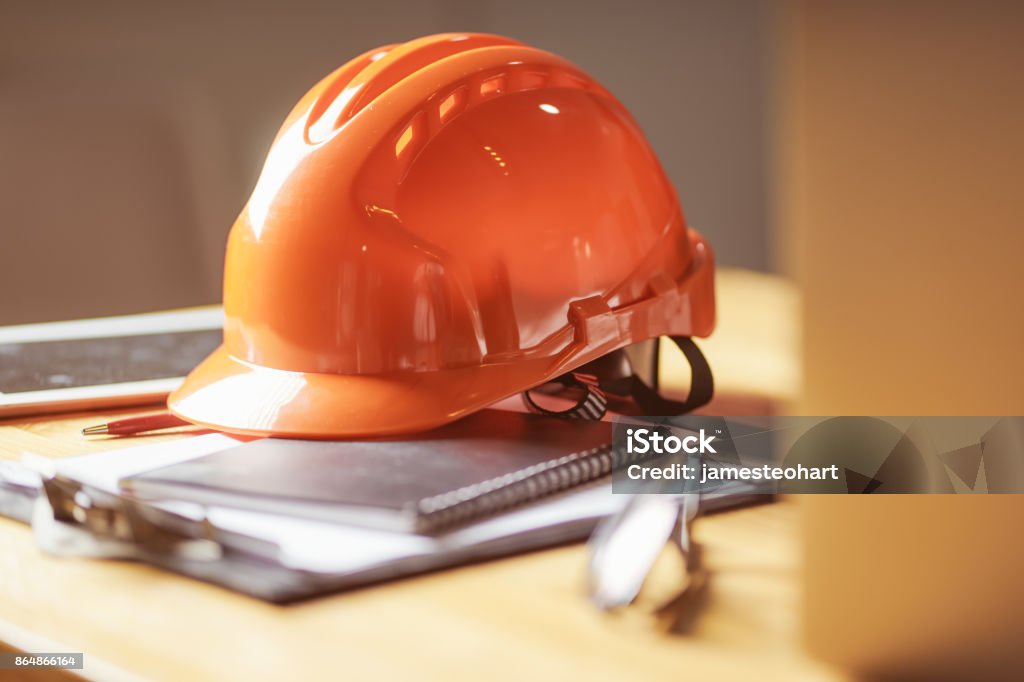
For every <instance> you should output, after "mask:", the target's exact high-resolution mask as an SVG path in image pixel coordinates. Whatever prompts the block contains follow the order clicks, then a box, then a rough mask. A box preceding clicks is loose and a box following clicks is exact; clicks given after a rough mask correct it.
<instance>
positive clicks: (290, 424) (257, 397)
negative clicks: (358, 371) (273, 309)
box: [167, 346, 557, 439]
mask: <svg viewBox="0 0 1024 682" xmlns="http://www.w3.org/2000/svg"><path fill="white" fill-rule="evenodd" d="M538 364H539V363H538ZM544 364H546V365H548V367H541V366H538V367H536V368H533V372H532V373H534V375H535V376H537V377H538V379H539V380H541V381H543V380H544V378H545V377H546V375H547V374H549V373H557V371H556V370H554V366H553V364H552V363H551V362H550V360H549V361H548V362H546V363H544ZM523 371H524V367H523V366H522V364H521V363H520V364H517V365H515V366H512V365H509V366H505V367H501V366H495V367H493V368H491V369H490V370H489V371H488V370H486V369H484V370H482V369H481V368H480V367H468V368H465V369H452V370H445V371H437V372H412V373H410V372H402V373H396V374H394V375H349V374H324V373H309V372H291V371H287V370H280V369H274V368H271V367H262V366H258V365H254V364H251V363H248V362H245V361H243V360H239V359H238V358H235V357H232V356H231V355H230V354H229V353H228V352H227V350H226V349H225V348H224V347H223V346H221V347H220V348H218V349H217V350H216V351H214V352H213V353H212V354H211V355H210V356H209V357H208V358H207V359H206V360H204V361H203V362H202V363H201V364H200V365H199V366H198V367H196V368H195V369H194V370H193V371H192V372H191V373H190V374H189V376H188V379H187V381H186V382H185V384H184V385H183V386H182V387H180V388H179V389H178V390H176V391H175V392H174V393H172V394H171V395H170V397H169V398H168V401H167V404H168V407H169V409H170V410H171V411H172V412H173V413H174V414H176V415H178V416H179V417H182V418H184V419H186V420H188V421H190V422H193V423H195V424H199V425H201V426H208V427H210V428H214V429H218V430H223V431H229V432H231V433H238V434H243V435H254V436H266V435H267V434H274V435H279V436H284V437H290V438H312V439H332V438H353V437H360V436H388V435H397V434H403V433H415V432H420V431H425V430H428V429H432V428H435V427H438V426H441V425H443V424H447V423H449V422H452V421H454V420H456V419H458V418H460V417H462V416H465V415H467V414H470V413H472V412H475V411H477V410H479V409H482V408H484V407H486V406H488V405H490V404H493V403H494V402H496V401H498V400H500V399H502V398H504V397H507V396H508V395H509V394H514V393H516V392H517V391H518V389H519V384H520V383H521V382H522V375H523ZM527 372H530V370H529V369H527Z"/></svg>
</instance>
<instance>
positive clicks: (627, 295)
mask: <svg viewBox="0 0 1024 682" xmlns="http://www.w3.org/2000/svg"><path fill="white" fill-rule="evenodd" d="M225 267H226V269H225V276H224V280H225V281H224V311H225V317H226V322H225V326H224V344H223V346H222V347H221V348H219V349H218V350H217V351H215V352H214V353H213V354H212V355H211V356H210V357H209V358H207V359H206V360H205V361H203V362H202V363H201V364H200V365H199V366H198V367H197V368H196V369H195V370H193V371H192V373H191V374H189V376H188V377H187V379H186V380H185V383H184V384H183V385H182V386H181V388H179V389H178V390H177V391H175V392H174V393H173V394H172V395H171V396H170V398H169V400H168V404H169V406H170V409H171V410H172V411H173V412H174V413H175V414H177V415H179V416H181V417H183V418H185V419H187V420H189V421H191V422H195V423H198V424H202V425H206V426H210V427H214V428H217V429H221V430H224V431H230V432H236V433H243V434H258V435H276V436H285V437H310V438H332V437H351V436H367V435H384V434H395V433H407V432H414V431H422V430H426V429H430V428H432V427H436V426H439V425H441V424H445V423H447V422H450V421H453V420H455V419H458V418H459V417H462V416H465V415H467V414H469V413H471V412H474V411H476V410H479V409H481V408H483V407H485V406H487V405H489V404H492V403H494V402H495V401H498V400H500V399H502V398H505V397H507V396H510V395H514V394H515V393H518V392H521V391H526V390H528V389H530V388H532V387H535V386H538V385H540V384H543V383H545V382H547V381H549V380H551V379H553V378H555V377H557V376H559V375H562V374H565V373H567V372H569V371H570V370H573V369H575V368H578V367H580V366H581V365H583V364H585V363H587V362H590V361H592V360H595V359H597V358H599V357H601V356H602V355H605V354H607V353H609V352H611V351H613V350H616V349H619V348H622V347H624V346H626V345H629V344H632V343H635V342H638V341H642V340H645V339H650V338H654V337H658V336H660V335H674V336H706V335H708V334H709V333H710V332H711V330H712V328H713V327H714V317H715V315H714V288H713V267H714V266H713V258H712V253H711V249H710V248H709V247H708V245H707V243H706V242H705V241H704V239H703V238H702V237H701V236H700V235H699V234H698V233H697V232H695V231H694V230H692V229H688V228H687V226H686V223H685V221H684V219H683V215H682V212H681V210H680V206H679V201H678V199H677V198H676V195H675V192H674V191H673V189H672V186H671V185H670V183H669V181H668V179H667V178H666V177H665V173H664V171H663V170H662V168H661V165H660V164H659V163H658V160H657V158H656V157H655V155H654V153H653V152H652V151H651V148H650V146H649V145H648V144H647V141H646V140H645V139H644V136H643V134H642V133H641V132H640V129H639V127H638V126H637V124H636V122H635V121H634V120H633V118H632V117H631V116H630V115H629V113H628V112H627V111H626V109H625V108H624V107H623V106H622V104H621V103H620V102H619V101H618V100H617V99H616V98H615V97H614V96H613V95H612V94H611V93H609V92H608V91H607V90H605V89H604V88H603V87H601V86H600V85H599V84H598V83H597V82H595V81H594V80H593V79H592V78H590V77H589V76H587V75H586V74H585V73H583V72H582V71H580V70H579V69H578V68H577V67H576V66H574V65H573V64H571V63H569V62H567V61H565V60H564V59H562V58H560V57H557V56H555V55H553V54H551V53H549V52H544V51H542V50H538V49H536V48H533V47H529V46H527V45H524V44H522V43H519V42H517V41H514V40H510V39H508V38H502V37H499V36H493V35H481V34H443V35H436V36H429V37H426V38H420V39H419V40H413V41H410V42H407V43H404V44H401V45H388V46H386V47H382V48H380V49H377V50H371V51H370V52H367V53H365V54H363V55H361V56H359V57H356V58H355V59H353V60H352V61H350V62H349V63H347V64H345V65H344V66H342V67H341V68H339V69H338V70H336V71H335V72H334V73H332V74H331V75H329V76H328V77H327V78H325V79H324V80H322V81H320V82H319V83H318V84H317V85H316V86H315V87H313V89H312V90H310V91H309V92H308V93H307V94H306V95H305V96H304V97H303V98H302V99H301V100H300V101H299V103H298V104H297V105H296V106H295V108H294V109H293V110H292V112H291V114H289V116H288V118H287V119H286V120H285V122H284V125H283V126H282V127H281V131H280V132H279V133H278V135H277V138H276V139H275V140H274V144H273V146H272V147H271V149H270V153H269V155H268V157H267V161H266V165H265V166H264V168H263V172H262V174H261V176H260V178H259V181H258V182H257V183H256V188H255V190H254V191H253V193H252V196H251V197H250V199H249V202H248V204H246V206H245V208H244V209H243V210H242V213H241V215H240V216H239V217H238V220H237V221H236V222H235V224H234V227H233V228H232V229H231V234H230V237H229V238H228V245H227V260H226V266H225Z"/></svg>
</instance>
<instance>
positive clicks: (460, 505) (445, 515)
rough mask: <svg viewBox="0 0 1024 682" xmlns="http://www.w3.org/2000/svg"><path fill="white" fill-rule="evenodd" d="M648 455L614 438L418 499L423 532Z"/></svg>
mask: <svg viewBox="0 0 1024 682" xmlns="http://www.w3.org/2000/svg"><path fill="white" fill-rule="evenodd" d="M648 457H650V455H648V454H639V453H635V452H634V453H630V452H626V451H625V450H624V449H622V448H613V447H612V444H611V443H606V444H604V445H600V446H598V447H596V448H591V449H590V450H581V451H580V452H574V453H572V454H569V455H566V456H565V457H559V458H558V459H554V460H551V461H550V462H544V463H542V464H536V465H534V466H530V467H526V468H525V469H520V470H519V471H515V472H512V473H509V474H505V475H503V476H498V477H496V478H492V479H490V480H487V481H482V482H480V483H474V484H473V485H467V486H465V487H463V488H459V489H457V490H453V491H451V492H447V493H444V494H441V495H435V496H434V497H428V498H425V499H423V500H420V501H419V502H418V503H416V504H415V505H414V506H413V508H412V509H411V512H412V513H413V514H414V515H415V528H416V532H418V533H433V532H436V531H438V530H441V529H444V528H448V527H450V526H454V525H457V524H460V523H466V522H469V521H475V520H477V519H481V518H483V517H485V516H491V515H493V514H497V513H498V512H501V511H504V510H506V509H508V508H510V507H515V506H519V505H522V504H525V503H527V502H532V501H534V500H536V499H538V498H541V497H545V496H547V495H551V494H553V493H556V492H560V491H562V490H568V489H569V488H574V487H576V486H578V485H582V484H584V483H589V482H591V481H596V480H597V479H599V478H602V477H604V476H607V475H608V474H610V473H611V472H612V471H613V470H614V469H618V468H620V467H624V466H628V465H630V464H633V463H634V462H637V461H639V460H642V459H647V458H648Z"/></svg>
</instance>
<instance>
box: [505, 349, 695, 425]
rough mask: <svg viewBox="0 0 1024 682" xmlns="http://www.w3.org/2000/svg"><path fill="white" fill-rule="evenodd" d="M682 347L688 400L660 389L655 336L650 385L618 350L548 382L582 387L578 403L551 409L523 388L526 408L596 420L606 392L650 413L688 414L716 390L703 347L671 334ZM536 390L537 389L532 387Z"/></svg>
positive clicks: (604, 404)
mask: <svg viewBox="0 0 1024 682" xmlns="http://www.w3.org/2000/svg"><path fill="white" fill-rule="evenodd" d="M666 338H668V339H670V340H671V341H672V342H673V343H675V344H676V346H677V347H678V348H679V350H680V351H682V353H683V356H684V357H685V358H686V360H687V362H689V363H690V392H689V394H687V396H686V399H685V400H672V399H671V398H666V397H664V396H663V395H661V394H660V393H659V392H658V370H659V369H660V367H659V360H658V355H659V351H660V349H661V346H660V343H661V339H660V338H659V339H656V340H655V346H654V354H653V357H652V359H651V383H652V385H648V384H646V383H645V382H644V380H643V379H641V378H640V377H639V376H637V374H636V373H635V372H633V369H632V367H631V366H630V364H629V361H628V359H627V358H626V355H625V353H624V352H623V351H621V350H619V351H615V352H614V353H611V354H609V355H607V356H605V357H603V358H599V359H598V360H595V361H594V362H591V363H588V364H586V365H584V366H583V367H581V368H580V369H579V370H577V371H575V372H570V373H569V374H563V375H562V376H560V377H557V378H556V379H554V380H552V381H551V382H549V384H561V385H562V387H563V388H570V389H575V390H576V391H581V397H580V398H579V399H578V400H577V401H576V403H575V404H574V405H573V406H572V407H569V408H568V409H565V410H549V409H547V408H544V407H541V406H540V405H538V404H537V402H536V401H535V400H534V398H533V396H532V395H530V393H531V391H524V392H523V394H522V395H523V402H524V403H525V404H526V408H527V409H528V410H530V411H531V412H535V413H537V414H545V415H549V416H552V417H561V418H563V419H593V420H597V419H600V418H601V417H603V416H604V414H605V412H607V411H608V398H607V395H606V394H611V395H615V396H621V397H625V398H631V399H632V400H633V402H634V403H636V405H637V407H639V408H640V410H641V411H642V413H643V414H646V415H651V416H655V415H656V416H674V415H680V414H686V413H688V412H692V411H693V410H695V409H697V408H698V407H701V406H703V405H706V404H708V402H710V400H711V398H712V396H713V395H714V393H715V381H714V378H713V376H712V374H711V366H710V365H708V361H707V358H705V357H704V354H703V353H701V351H700V348H698V347H697V344H696V343H694V341H693V339H692V338H690V337H688V336H668V337H666ZM531 390H536V389H531Z"/></svg>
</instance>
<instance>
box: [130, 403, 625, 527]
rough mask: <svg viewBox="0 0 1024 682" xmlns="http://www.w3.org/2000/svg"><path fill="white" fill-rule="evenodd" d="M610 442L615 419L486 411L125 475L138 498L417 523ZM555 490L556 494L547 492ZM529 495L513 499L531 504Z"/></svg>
mask: <svg viewBox="0 0 1024 682" xmlns="http://www.w3.org/2000/svg"><path fill="white" fill-rule="evenodd" d="M610 441H611V424H609V423H607V422H586V421H579V420H566V419H556V418H553V417H544V416H538V415H533V414H522V413H518V412H509V411H500V410H483V411H481V412H478V413H476V414H474V415H471V416H469V417H467V418H465V419H462V420H460V421H458V422H455V423H453V424H450V425H448V426H445V427H442V428H440V429H437V430H434V431H431V432H427V433H424V434H417V435H416V436H415V437H406V438H402V439H397V438H396V439H376V440H364V441H312V440H285V439H276V438H266V439H262V440H257V441H253V442H251V443H247V444H244V445H240V446H238V447H234V448H231V449H228V450H224V451H222V452H217V453H214V454H212V455H206V456H204V457H199V458H196V459H194V460H190V461H187V462H183V463H180V464H175V465H172V466H169V467H165V468H163V469H157V470H154V471H151V472H147V473H146V474H143V475H141V476H136V477H133V478H131V479H127V480H125V481H122V485H123V486H124V487H125V488H127V489H129V490H131V491H133V492H134V493H136V494H137V495H140V496H154V497H167V498H171V499H177V500H183V501H191V502H197V503H200V504H205V505H208V506H233V507H239V508H245V509H254V510H261V511H273V512H277V513H282V514H291V515H295V516H302V517H307V518H318V519H324V520H330V521H337V522H344V523H356V524H360V525H367V526H372V527H379V528H389V529H393V530H406V531H411V530H417V529H419V525H418V523H417V521H418V518H417V517H418V516H419V515H420V514H419V510H418V505H419V503H420V502H422V501H424V500H428V499H430V498H436V497H438V496H441V495H445V494H447V493H452V492H454V491H460V492H461V491H462V490H463V489H467V494H468V493H469V492H474V493H479V490H468V489H471V488H473V487H474V486H476V484H480V483H483V482H491V484H490V485H489V486H485V488H486V489H493V488H494V487H500V481H495V479H500V477H503V476H509V475H514V474H516V473H517V472H519V473H522V472H523V470H528V469H529V468H530V467H538V466H540V467H543V466H544V465H545V463H549V462H551V461H552V460H557V459H559V458H563V457H565V456H567V455H571V454H572V453H578V452H584V451H588V450H591V449H593V448H597V447H599V446H602V445H605V444H607V443H609V442H610ZM543 492H553V491H542V492H541V494H543ZM537 496H540V495H534V496H532V497H530V498H527V499H519V500H515V501H510V503H515V502H526V501H529V500H530V499H533V497H537Z"/></svg>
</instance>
